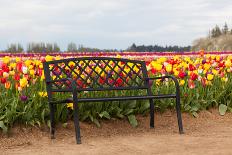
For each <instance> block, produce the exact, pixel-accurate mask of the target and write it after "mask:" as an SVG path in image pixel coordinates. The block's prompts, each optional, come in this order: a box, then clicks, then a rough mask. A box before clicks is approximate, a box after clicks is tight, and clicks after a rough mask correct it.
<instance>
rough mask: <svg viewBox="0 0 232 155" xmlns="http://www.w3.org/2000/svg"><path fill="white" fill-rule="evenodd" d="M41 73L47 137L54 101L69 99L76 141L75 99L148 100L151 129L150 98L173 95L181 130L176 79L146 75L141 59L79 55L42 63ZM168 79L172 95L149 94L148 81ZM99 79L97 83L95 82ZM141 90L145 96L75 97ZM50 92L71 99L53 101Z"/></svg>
mask: <svg viewBox="0 0 232 155" xmlns="http://www.w3.org/2000/svg"><path fill="white" fill-rule="evenodd" d="M43 65H44V73H45V79H46V88H47V93H48V102H49V108H50V121H51V138H54V133H55V121H54V112H55V111H54V110H55V107H54V104H59V103H70V102H73V107H74V114H73V117H74V125H75V131H76V141H77V143H78V144H80V143H81V136H80V126H79V116H78V115H79V114H78V103H79V102H99V101H102V102H105V101H121V100H149V101H150V127H151V128H154V102H153V99H162V98H175V99H176V112H177V119H178V126H179V133H180V134H182V133H183V126H182V118H181V107H180V90H179V84H178V81H177V79H176V78H174V77H172V76H163V77H154V78H150V77H148V74H147V69H146V64H145V62H144V61H137V60H128V59H121V58H107V57H99V58H95V57H82V58H70V59H63V60H54V61H48V62H44V63H43ZM165 78H171V79H172V80H173V81H174V83H175V87H176V92H175V93H174V94H162V95H153V93H152V90H151V85H150V84H149V81H150V80H151V81H153V80H156V79H165ZM99 81H100V82H99ZM141 89H143V90H145V91H146V92H147V93H146V95H141V96H140V95H137V96H113V97H107V96H105V97H101V98H78V95H77V94H78V92H81V91H112V90H113V91H114V90H115V91H117V90H128V91H130V90H141ZM53 92H71V93H72V98H67V99H64V100H59V101H56V100H54V98H53V97H52V96H53Z"/></svg>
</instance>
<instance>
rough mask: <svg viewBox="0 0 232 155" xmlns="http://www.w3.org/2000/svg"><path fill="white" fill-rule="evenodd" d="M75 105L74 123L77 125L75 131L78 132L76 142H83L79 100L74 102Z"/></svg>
mask: <svg viewBox="0 0 232 155" xmlns="http://www.w3.org/2000/svg"><path fill="white" fill-rule="evenodd" d="M73 104H74V105H73V106H74V114H73V117H74V125H75V132H76V142H77V144H81V133H80V125H79V108H78V104H77V101H76V102H75V101H74V103H73Z"/></svg>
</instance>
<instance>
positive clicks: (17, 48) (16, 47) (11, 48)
mask: <svg viewBox="0 0 232 155" xmlns="http://www.w3.org/2000/svg"><path fill="white" fill-rule="evenodd" d="M190 48H191V47H190V46H185V47H182V46H164V47H163V46H159V45H148V46H145V45H135V43H133V44H132V45H131V46H129V47H128V48H127V49H125V50H118V49H98V48H90V47H84V46H83V45H78V46H77V45H76V44H75V43H74V42H71V43H69V44H68V46H67V49H66V52H96V51H98V52H123V51H131V52H151V51H157V52H162V51H189V50H190ZM4 52H11V53H21V52H27V53H52V52H60V47H59V45H58V44H57V43H44V42H40V43H35V42H32V43H29V44H27V48H26V50H24V48H23V46H22V45H21V44H20V43H12V44H9V45H8V47H7V49H6V50H4Z"/></svg>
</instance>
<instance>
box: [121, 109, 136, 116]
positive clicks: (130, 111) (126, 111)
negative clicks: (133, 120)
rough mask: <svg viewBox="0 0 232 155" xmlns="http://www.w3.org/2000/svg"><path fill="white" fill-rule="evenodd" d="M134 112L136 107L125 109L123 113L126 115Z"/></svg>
mask: <svg viewBox="0 0 232 155" xmlns="http://www.w3.org/2000/svg"><path fill="white" fill-rule="evenodd" d="M133 112H134V109H126V110H124V111H123V112H122V113H123V114H124V115H129V114H131V113H133Z"/></svg>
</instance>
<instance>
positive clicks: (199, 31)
mask: <svg viewBox="0 0 232 155" xmlns="http://www.w3.org/2000/svg"><path fill="white" fill-rule="evenodd" d="M0 3H1V5H0V49H4V48H6V45H7V44H9V43H12V42H20V43H23V44H24V45H26V43H28V42H30V41H44V42H57V43H58V44H60V46H61V47H62V49H63V50H65V48H66V46H67V44H68V42H71V41H73V42H76V43H77V44H84V45H85V46H90V47H98V48H118V49H125V48H127V47H128V46H130V44H132V43H133V42H135V43H136V44H146V45H147V44H161V45H169V44H173V45H174V44H178V45H189V44H191V42H192V41H193V40H194V39H196V38H198V37H200V36H205V35H206V34H207V32H208V30H209V28H212V27H214V26H215V25H216V24H218V25H220V26H222V25H223V24H224V22H227V23H228V25H229V27H230V28H231V25H232V23H231V15H232V1H230V0H221V1H217V0H189V1H185V0H169V1H162V0H138V1H134V0H117V1H115V0H88V1H86V0H66V1H63V0H48V1H44V0H20V1H17V0H9V1H4V0H0Z"/></svg>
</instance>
